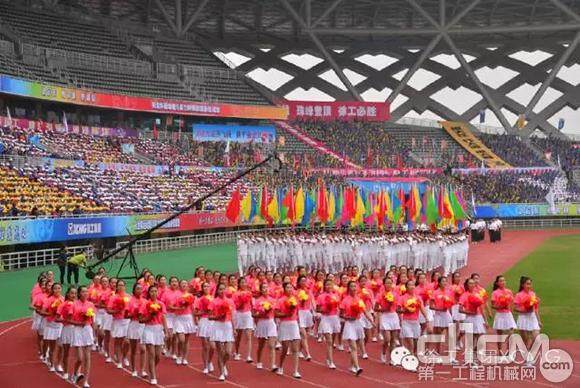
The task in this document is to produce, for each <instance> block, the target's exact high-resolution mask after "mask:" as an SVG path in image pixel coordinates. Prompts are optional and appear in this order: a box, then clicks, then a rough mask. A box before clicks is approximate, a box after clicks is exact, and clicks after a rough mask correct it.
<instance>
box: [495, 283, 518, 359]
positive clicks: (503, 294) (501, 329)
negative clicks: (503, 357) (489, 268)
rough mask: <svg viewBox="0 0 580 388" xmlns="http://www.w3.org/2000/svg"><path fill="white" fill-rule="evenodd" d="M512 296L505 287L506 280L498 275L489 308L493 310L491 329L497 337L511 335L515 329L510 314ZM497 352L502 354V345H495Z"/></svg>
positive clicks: (512, 301)
mask: <svg viewBox="0 0 580 388" xmlns="http://www.w3.org/2000/svg"><path fill="white" fill-rule="evenodd" d="M513 303H514V294H513V292H512V290H510V289H509V288H507V287H506V280H505V278H504V277H503V276H502V275H498V276H497V277H496V278H495V281H494V282H493V292H492V293H491V308H492V309H494V310H495V317H494V319H493V329H494V330H495V331H496V333H497V334H498V335H503V334H508V335H509V334H511V333H512V331H513V330H514V329H515V328H516V321H515V320H514V316H513V314H512V306H513ZM497 346H498V348H497V350H498V351H499V352H502V346H503V343H501V342H498V343H497Z"/></svg>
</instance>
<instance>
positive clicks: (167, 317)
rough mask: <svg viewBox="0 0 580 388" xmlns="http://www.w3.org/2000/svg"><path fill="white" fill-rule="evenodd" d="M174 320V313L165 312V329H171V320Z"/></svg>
mask: <svg viewBox="0 0 580 388" xmlns="http://www.w3.org/2000/svg"><path fill="white" fill-rule="evenodd" d="M174 320H175V314H173V313H167V314H165V322H166V323H167V330H173V321H174Z"/></svg>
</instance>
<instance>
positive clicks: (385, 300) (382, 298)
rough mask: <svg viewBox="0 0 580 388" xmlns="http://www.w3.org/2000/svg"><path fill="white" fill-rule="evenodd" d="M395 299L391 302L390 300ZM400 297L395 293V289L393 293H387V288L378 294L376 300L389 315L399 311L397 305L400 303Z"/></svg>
mask: <svg viewBox="0 0 580 388" xmlns="http://www.w3.org/2000/svg"><path fill="white" fill-rule="evenodd" d="M391 298H392V299H393V300H392V301H389V299H391ZM399 298H400V297H399V295H397V293H396V292H395V290H394V289H392V290H391V291H386V290H385V288H384V287H383V288H382V291H381V292H380V293H378V294H377V297H376V300H377V302H376V303H377V304H378V305H379V307H380V308H381V310H382V311H384V312H388V313H394V312H396V311H397V303H398V301H399Z"/></svg>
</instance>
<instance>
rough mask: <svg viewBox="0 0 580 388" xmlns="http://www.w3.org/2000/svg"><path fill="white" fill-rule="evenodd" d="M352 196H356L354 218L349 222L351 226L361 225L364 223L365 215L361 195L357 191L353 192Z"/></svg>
mask: <svg viewBox="0 0 580 388" xmlns="http://www.w3.org/2000/svg"><path fill="white" fill-rule="evenodd" d="M354 195H355V196H356V199H355V201H356V202H355V203H356V205H355V212H354V217H353V218H352V220H351V225H352V226H358V225H362V224H363V223H364V215H365V204H364V201H363V196H362V193H361V192H359V191H358V190H355V191H354Z"/></svg>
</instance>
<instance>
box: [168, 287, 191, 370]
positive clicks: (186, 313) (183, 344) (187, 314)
mask: <svg viewBox="0 0 580 388" xmlns="http://www.w3.org/2000/svg"><path fill="white" fill-rule="evenodd" d="M170 303H171V309H172V310H173V312H174V314H175V316H174V318H173V331H174V333H175V336H176V337H177V360H175V362H176V363H177V365H187V364H188V361H187V356H188V355H189V337H190V336H191V335H192V334H194V333H195V332H196V331H197V327H196V326H195V324H194V322H193V304H194V303H195V296H194V295H193V294H192V293H190V292H189V283H188V282H187V280H182V281H180V282H179V291H178V292H176V293H174V296H173V299H172V300H171V302H170Z"/></svg>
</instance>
